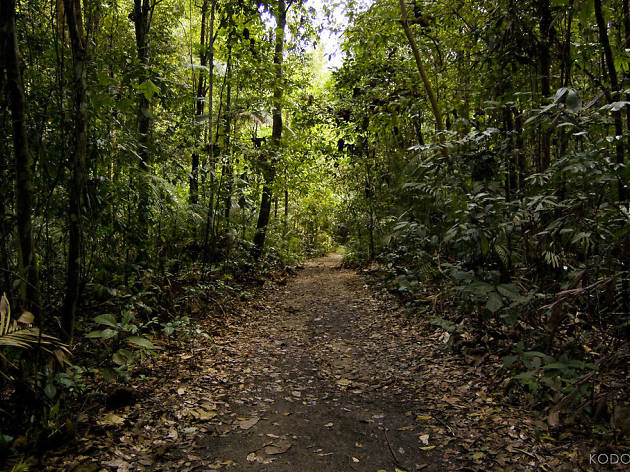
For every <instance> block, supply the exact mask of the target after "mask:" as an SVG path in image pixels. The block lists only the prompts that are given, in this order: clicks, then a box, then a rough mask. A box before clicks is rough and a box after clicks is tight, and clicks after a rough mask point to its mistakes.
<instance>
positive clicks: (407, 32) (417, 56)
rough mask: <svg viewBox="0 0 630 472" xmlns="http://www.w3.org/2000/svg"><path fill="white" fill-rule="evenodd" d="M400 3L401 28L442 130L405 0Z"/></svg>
mask: <svg viewBox="0 0 630 472" xmlns="http://www.w3.org/2000/svg"><path fill="white" fill-rule="evenodd" d="M399 3H400V13H401V23H402V27H403V30H404V31H405V35H406V36H407V40H408V41H409V45H410V46H411V51H412V52H413V57H414V59H415V60H416V66H417V67H418V72H419V73H420V77H422V83H423V84H424V89H425V91H426V92H427V95H428V96H429V102H431V111H433V117H434V118H435V128H436V129H437V130H438V131H444V123H443V122H442V114H441V112H440V107H439V106H438V102H437V99H436V98H435V94H434V93H433V87H431V82H429V78H428V77H427V73H426V71H425V69H424V65H423V64H422V59H421V58H420V52H419V51H418V46H417V44H416V40H415V38H414V37H413V35H412V34H411V29H410V28H409V22H408V19H407V7H406V6H405V0H399Z"/></svg>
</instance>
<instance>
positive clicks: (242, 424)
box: [238, 416, 260, 429]
mask: <svg viewBox="0 0 630 472" xmlns="http://www.w3.org/2000/svg"><path fill="white" fill-rule="evenodd" d="M258 421H260V418H259V417H258V416H254V417H253V418H250V419H248V420H243V421H239V425H238V426H239V428H241V429H249V428H251V427H252V426H254V425H255V424H256V423H258Z"/></svg>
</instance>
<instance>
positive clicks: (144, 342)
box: [125, 336, 160, 349]
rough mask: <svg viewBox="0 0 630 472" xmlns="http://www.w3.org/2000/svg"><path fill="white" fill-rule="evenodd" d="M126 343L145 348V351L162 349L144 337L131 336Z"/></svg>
mask: <svg viewBox="0 0 630 472" xmlns="http://www.w3.org/2000/svg"><path fill="white" fill-rule="evenodd" d="M125 341H127V343H128V344H131V345H133V346H136V347H143V348H145V349H160V347H159V346H156V345H155V344H153V343H152V342H151V341H149V340H148V339H147V338H145V337H143V336H129V337H128V338H127V339H126V340H125Z"/></svg>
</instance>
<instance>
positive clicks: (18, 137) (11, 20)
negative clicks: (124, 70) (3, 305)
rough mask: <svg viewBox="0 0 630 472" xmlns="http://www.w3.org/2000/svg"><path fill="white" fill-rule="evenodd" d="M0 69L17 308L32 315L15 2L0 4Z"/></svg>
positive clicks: (35, 287)
mask: <svg viewBox="0 0 630 472" xmlns="http://www.w3.org/2000/svg"><path fill="white" fill-rule="evenodd" d="M0 50H1V51H2V59H1V65H2V68H3V69H4V71H5V72H6V83H5V88H6V93H7V97H8V102H9V108H10V110H11V122H12V126H13V153H14V155H15V180H16V183H15V199H16V203H15V208H16V216H17V236H18V268H19V277H20V305H21V306H20V308H21V309H23V310H30V311H31V312H33V313H34V314H35V315H37V314H39V313H40V311H41V298H40V292H39V273H38V265H37V257H36V254H35V244H34V241H33V222H32V217H31V215H32V211H33V189H34V186H33V157H32V155H31V152H30V149H29V144H28V137H27V132H26V103H25V99H24V82H23V79H22V69H21V67H22V59H21V56H20V49H19V46H18V39H17V34H16V30H15V0H3V1H2V2H0Z"/></svg>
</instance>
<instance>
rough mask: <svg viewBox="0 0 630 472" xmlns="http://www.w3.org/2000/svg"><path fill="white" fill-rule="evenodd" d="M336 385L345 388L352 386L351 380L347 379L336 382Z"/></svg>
mask: <svg viewBox="0 0 630 472" xmlns="http://www.w3.org/2000/svg"><path fill="white" fill-rule="evenodd" d="M337 385H341V386H342V387H347V386H348V385H352V380H348V379H341V380H337Z"/></svg>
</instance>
